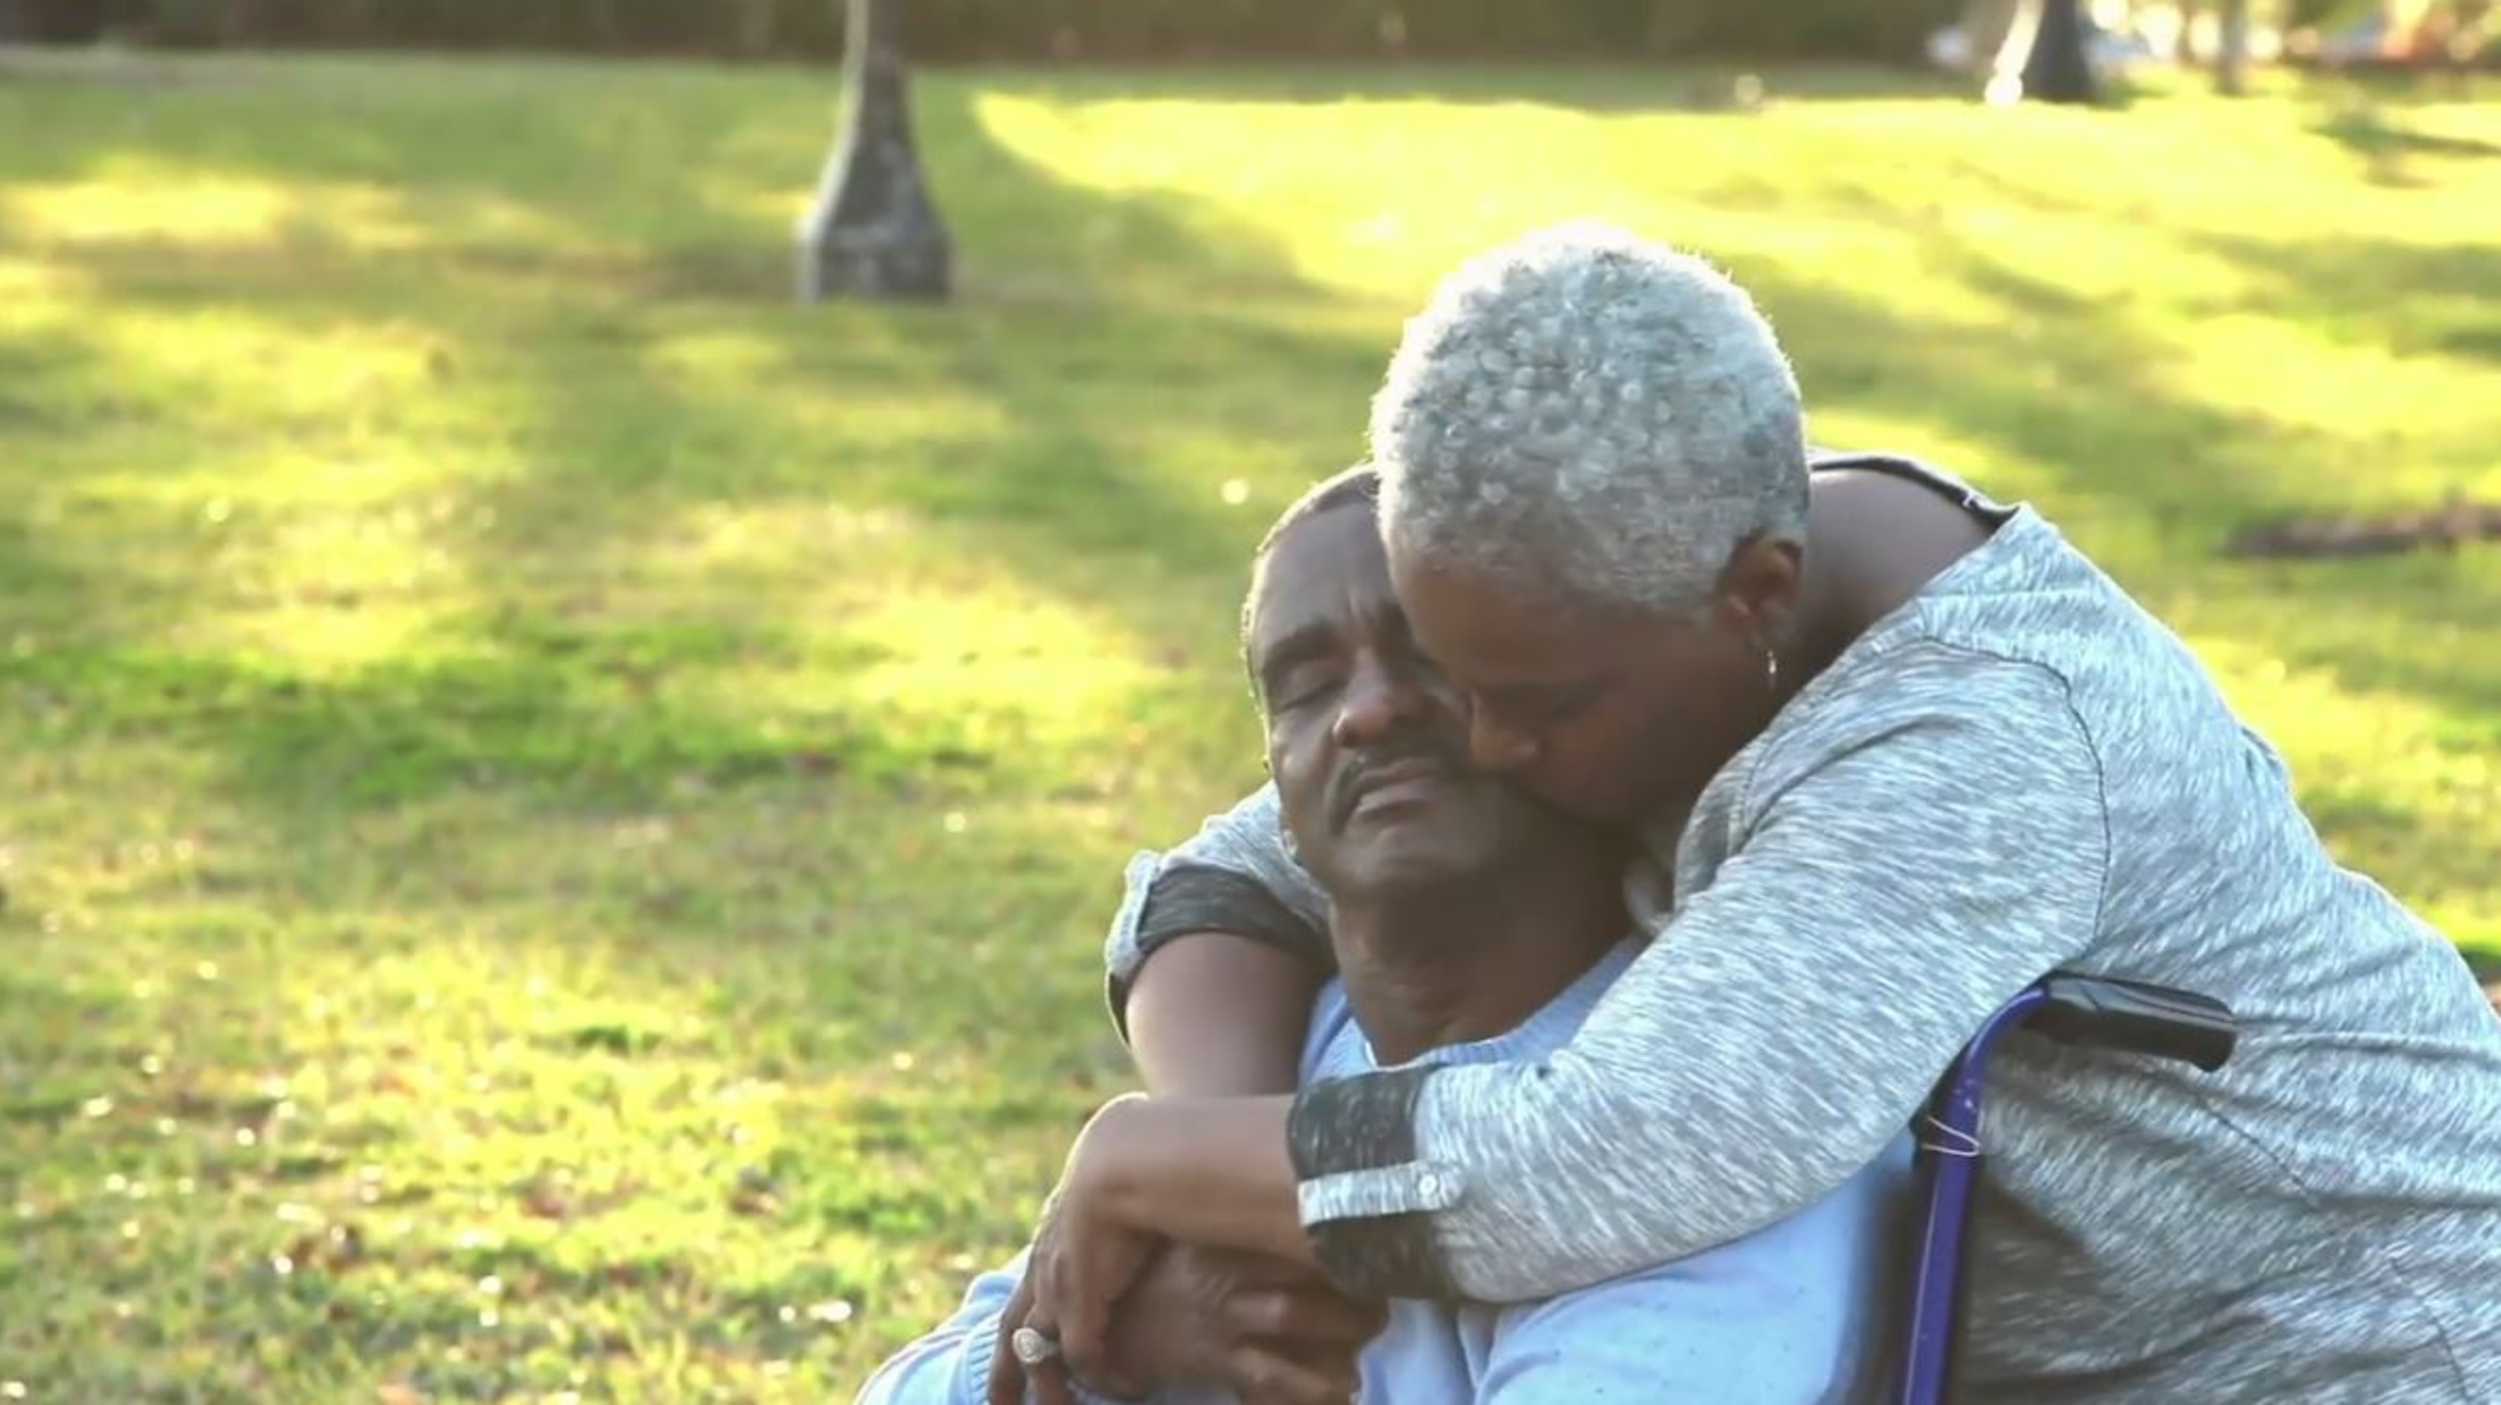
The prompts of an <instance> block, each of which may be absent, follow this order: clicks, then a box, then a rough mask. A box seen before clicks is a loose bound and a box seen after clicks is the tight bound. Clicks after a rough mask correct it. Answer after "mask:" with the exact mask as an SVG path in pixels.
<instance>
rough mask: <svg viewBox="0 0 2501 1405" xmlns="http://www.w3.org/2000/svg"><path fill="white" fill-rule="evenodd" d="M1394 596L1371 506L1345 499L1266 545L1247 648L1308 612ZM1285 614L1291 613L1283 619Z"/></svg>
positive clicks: (1338, 610)
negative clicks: (1249, 643)
mask: <svg viewBox="0 0 2501 1405" xmlns="http://www.w3.org/2000/svg"><path fill="white" fill-rule="evenodd" d="M1376 599H1394V595H1393V592H1392V591H1391V588H1390V580H1389V559H1388V556H1387V555H1386V553H1384V552H1383V551H1382V550H1381V537H1380V531H1379V529H1378V527H1377V526H1376V525H1375V521H1374V517H1373V511H1372V505H1371V504H1370V503H1368V502H1359V503H1347V504H1343V505H1341V506H1338V507H1334V508H1330V509H1328V510H1327V511H1324V512H1320V513H1318V514H1315V515H1314V516H1312V517H1309V518H1306V519H1305V520H1303V521H1301V522H1297V523H1295V524H1294V525H1293V526H1292V527H1290V528H1288V529H1287V530H1286V531H1285V533H1284V534H1283V535H1281V536H1279V537H1278V538H1277V539H1276V541H1275V542H1274V543H1273V544H1272V545H1271V546H1270V547H1269V549H1268V556H1267V559H1266V560H1265V561H1264V562H1263V563H1261V566H1260V571H1259V579H1258V582H1257V583H1256V585H1255V587H1254V590H1253V595H1252V598H1251V649H1252V655H1253V658H1254V660H1255V659H1256V658H1257V655H1258V652H1259V650H1260V648H1261V646H1262V645H1263V644H1264V643H1266V642H1268V641H1270V640H1272V639H1274V638H1276V637H1277V636H1278V635H1279V634H1281V633H1282V632H1283V631H1285V630H1289V629H1292V628H1294V627H1295V626H1296V625H1298V624H1302V623H1306V622H1308V621H1309V620H1310V619H1312V618H1313V617H1314V616H1333V615H1343V614H1346V613H1347V607H1348V606H1349V605H1359V604H1361V603H1365V602H1370V601H1374V600H1376ZM1287 616H1292V617H1293V618H1291V619H1289V618H1287Z"/></svg>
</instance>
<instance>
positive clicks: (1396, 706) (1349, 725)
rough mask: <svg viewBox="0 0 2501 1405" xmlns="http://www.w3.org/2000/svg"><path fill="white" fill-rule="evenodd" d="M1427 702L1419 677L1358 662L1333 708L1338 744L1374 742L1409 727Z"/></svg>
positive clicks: (1394, 668)
mask: <svg viewBox="0 0 2501 1405" xmlns="http://www.w3.org/2000/svg"><path fill="white" fill-rule="evenodd" d="M1428 705H1429V702H1428V699H1427V698H1426V696H1425V692H1424V689H1423V687H1422V686H1421V683H1420V680H1418V679H1417V678H1416V677H1415V676H1414V675H1413V673H1412V672H1411V671H1409V670H1407V669H1403V668H1397V667H1394V666H1390V665H1386V664H1382V663H1377V662H1370V661H1361V662H1358V663H1357V664H1356V665H1355V671H1354V674H1353V676H1352V677H1350V678H1348V679H1347V680H1346V691H1345V693H1344V694H1343V695H1342V697H1341V698H1340V701H1339V703H1338V708H1337V722H1336V724H1335V732H1336V739H1337V744H1338V745H1339V746H1342V747H1357V746H1370V745H1374V744H1376V743H1378V742H1380V741H1382V740H1383V739H1385V738H1387V737H1389V736H1392V735H1394V734H1395V733H1396V732H1397V731H1398V730H1399V729H1400V728H1402V727H1409V726H1413V725H1414V724H1415V723H1416V722H1417V721H1418V720H1419V719H1420V718H1421V717H1422V716H1423V714H1424V709H1425V708H1426V707H1427V706H1428Z"/></svg>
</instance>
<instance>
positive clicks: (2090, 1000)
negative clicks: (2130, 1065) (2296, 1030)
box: [2024, 971, 2240, 1073]
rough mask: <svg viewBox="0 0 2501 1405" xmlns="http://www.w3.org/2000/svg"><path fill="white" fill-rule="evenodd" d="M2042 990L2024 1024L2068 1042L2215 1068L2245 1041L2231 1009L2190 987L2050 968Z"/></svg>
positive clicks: (2221, 1065) (2222, 1063) (2204, 1067)
mask: <svg viewBox="0 0 2501 1405" xmlns="http://www.w3.org/2000/svg"><path fill="white" fill-rule="evenodd" d="M2041 990H2042V993H2043V994H2044V995H2046V996H2047V997H2048V999H2047V1000H2046V1001H2044V1002H2043V1003H2042V1005H2041V1006H2040V1007H2039V1008H2038V1009H2036V1010H2035V1011H2033V1013H2032V1017H2031V1018H2030V1019H2028V1020H2026V1021H2024V1024H2025V1027H2026V1028H2029V1029H2032V1030H2035V1031H2037V1032H2039V1033H2042V1034H2045V1035H2048V1036H2049V1037H2050V1038H2052V1039H2055V1040H2058V1041H2059V1042H2060V1043H2063V1044H2075V1045H2080V1046H2084V1047H2087V1048H2095V1049H2114V1050H2118V1051H2120V1052H2122V1053H2130V1054H2151V1055H2153V1056H2154V1057H2156V1058H2163V1059H2175V1060H2177V1061H2179V1062H2181V1063H2189V1064H2195V1065H2196V1066H2197V1067H2199V1068H2202V1069H2204V1070H2205V1071H2207V1072H2208V1073H2212V1072H2214V1071H2215V1070H2216V1069H2218V1068H2221V1067H2223V1065H2224V1064H2225V1062H2227V1061H2228V1060H2230V1058H2231V1057H2232V1047H2233V1045H2235V1044H2237V1043H2238V1042H2239V1040H2240V1026H2239V1025H2238V1024H2237V1023H2235V1022H2234V1021H2233V1019H2232V1011H2231V1007H2229V1006H2227V1005H2225V1004H2224V1003H2223V1002H2222V1001H2220V1000H2215V999H2211V998H2209V997H2207V996H2203V995H2198V994H2195V993H2194V992H2191V991H2185V990H2173V989H2170V988H2169V987H2167V986H2158V985H2147V984H2145V983H2143V982H2141V981H2123V980H2118V979H2115V978H2113V977H2110V976H2080V975H2076V974H2074V973H2072V972H2067V971H2056V972H2052V973H2051V974H2050V975H2049V976H2048V977H2047V978H2046V979H2044V980H2043V981H2042V982H2041Z"/></svg>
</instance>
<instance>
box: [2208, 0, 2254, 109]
mask: <svg viewBox="0 0 2501 1405" xmlns="http://www.w3.org/2000/svg"><path fill="white" fill-rule="evenodd" d="M2220 18H2221V20H2222V32H2221V33H2219V34H2217V35H2216V36H2215V45H2214V86H2215V91H2217V92H2219V93H2222V94H2223V95H2224V96H2225V97H2233V98H2236V97H2239V96H2240V95H2241V94H2242V93H2243V92H2245V91H2247V88H2248V77H2249V0H2223V6H2222V13H2221V16H2220Z"/></svg>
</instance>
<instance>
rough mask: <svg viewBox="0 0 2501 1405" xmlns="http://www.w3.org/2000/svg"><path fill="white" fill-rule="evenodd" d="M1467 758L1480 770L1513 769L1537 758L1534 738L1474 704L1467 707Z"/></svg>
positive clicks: (1480, 705) (1484, 707) (1517, 768)
mask: <svg viewBox="0 0 2501 1405" xmlns="http://www.w3.org/2000/svg"><path fill="white" fill-rule="evenodd" d="M1468 759H1469V760H1470V761H1472V762H1474V763H1475V765H1476V768H1477V769H1478V770H1480V771H1496V772H1500V771H1516V770H1519V769H1520V768H1521V767H1523V766H1526V765H1528V764H1529V763H1530V762H1532V761H1535V760H1536V759H1537V738H1536V737H1535V736H1534V735H1532V734H1530V733H1527V732H1523V731H1521V730H1520V729H1518V728H1517V727H1506V726H1504V725H1503V724H1502V723H1501V722H1499V721H1496V720H1495V718H1494V715H1493V713H1492V711H1491V710H1489V709H1488V708H1486V706H1485V705H1484V704H1483V703H1478V704H1476V705H1474V706H1472V707H1470V708H1469V709H1468Z"/></svg>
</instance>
